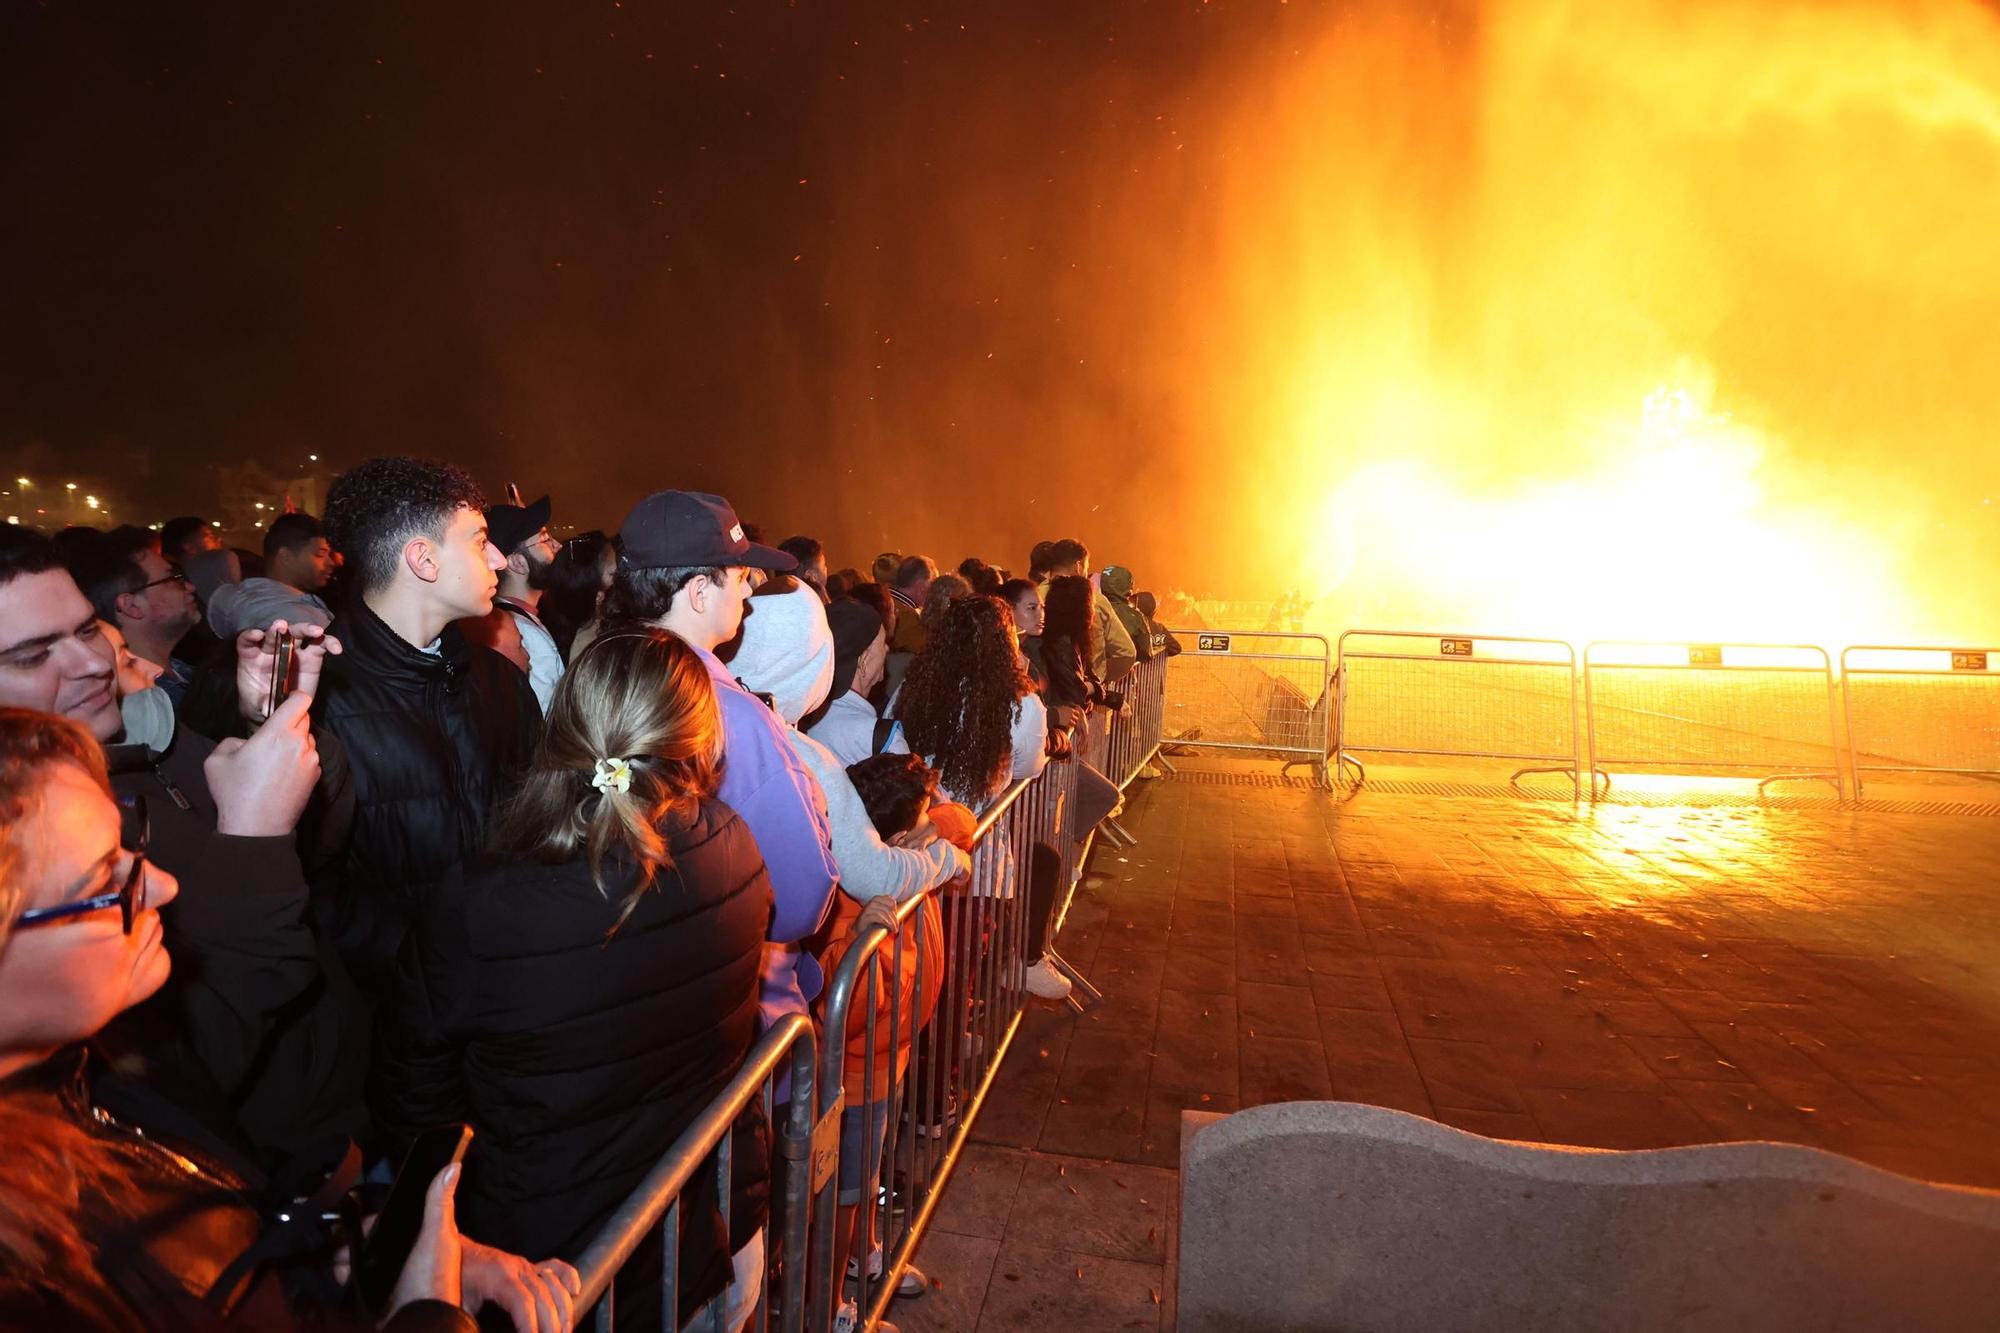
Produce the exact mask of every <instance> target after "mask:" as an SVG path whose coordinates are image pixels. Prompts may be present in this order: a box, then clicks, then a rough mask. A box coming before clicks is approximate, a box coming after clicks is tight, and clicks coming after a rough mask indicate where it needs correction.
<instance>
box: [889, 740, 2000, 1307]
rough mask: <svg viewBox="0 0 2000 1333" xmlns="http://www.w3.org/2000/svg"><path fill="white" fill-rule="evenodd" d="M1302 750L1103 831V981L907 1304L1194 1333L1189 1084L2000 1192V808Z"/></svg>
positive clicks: (1151, 793)
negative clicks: (1736, 1149) (1187, 1302)
mask: <svg viewBox="0 0 2000 1333" xmlns="http://www.w3.org/2000/svg"><path fill="white" fill-rule="evenodd" d="M1274 773H1275V765H1272V764H1252V763H1234V764H1229V763H1220V762H1212V761H1203V760H1194V761H1190V762H1187V763H1185V764H1183V766H1182V774H1181V775H1180V776H1178V777H1175V778H1170V779H1166V780H1162V781H1155V782H1149V783H1143V784H1137V785H1135V789H1134V792H1133V793H1132V796H1131V799H1130V803H1129V811H1128V816H1127V819H1126V821H1125V822H1126V826H1127V827H1128V828H1129V829H1130V830H1131V831H1132V832H1133V833H1134V834H1136V835H1137V836H1138V837H1139V839H1140V844H1139V846H1138V847H1136V848H1133V849H1131V850H1128V851H1124V852H1116V851H1112V850H1110V849H1108V848H1106V849H1102V850H1100V851H1099V852H1098V853H1097V854H1096V859H1095V861H1094V862H1093V870H1094V871H1095V872H1096V873H1094V874H1093V876H1092V877H1091V878H1090V879H1089V880H1088V881H1087V882H1086V885H1085V887H1084V888H1083V889H1082V890H1081V891H1080V892H1079V894H1078V896H1077V899H1076V902H1075V905H1074V907H1073V908H1072V910H1071V913H1070V916H1069V919H1068V922H1067V924H1066V926H1065V928H1064V930H1063V933H1062V936H1061V938H1060V942H1059V948H1060V949H1061V950H1062V952H1063V953H1064V955H1065V956H1066V957H1067V958H1069V960H1070V961H1071V962H1072V963H1073V964H1075V965H1076V966H1077V967H1079V968H1080V969H1081V970H1082V971H1083V972H1084V973H1085V974H1086V975H1088V976H1089V977H1091V979H1092V980H1093V981H1094V982H1095V983H1096V984H1097V985H1098V986H1099V987H1100V988H1101V989H1103V990H1104V991H1105V992H1106V995H1107V1000H1106V1002H1105V1004H1104V1005H1103V1006H1102V1007H1101V1008H1099V1009H1097V1010H1096V1011H1095V1012H1093V1013H1091V1014H1088V1015H1085V1016H1082V1017H1078V1016H1076V1015H1074V1014H1073V1013H1072V1012H1071V1011H1069V1010H1068V1009H1066V1008H1057V1007H1055V1006H1052V1005H1046V1004H1041V1003H1036V1004H1034V1005H1032V1006H1031V1008H1030V1011H1029V1013H1028V1015H1027V1016H1026V1018H1025V1019H1024V1020H1023V1023H1022V1027H1021V1031H1020V1033H1019V1035H1018V1037H1017V1038H1016V1041H1015V1043H1014V1046H1013V1048H1012V1050H1011V1051H1010V1053H1009V1056H1008V1059H1007V1062H1006V1065H1005V1066H1004V1067H1003V1069H1002V1072H1001V1074H1000V1076H999V1079H998V1081H997V1082H996V1084H995V1087H994V1089H993V1093H992V1095H991V1097H990V1098H989V1099H988V1101H987V1104H986V1106H985V1107H984V1109H983V1111H982V1113H981V1115H980V1116H979V1119H978V1121H977V1123H976V1124H975V1126H974V1129H973V1139H974V1142H973V1143H972V1144H970V1145H969V1146H968V1150H967V1155H966V1157H965V1159H964V1162H963V1164H962V1166H961V1171H960V1175H959V1177H958V1179H957V1180H956V1181H955V1183H954V1184H953V1185H952V1187H951V1190H950V1192H949V1195H948V1197H947V1199H946V1201H945V1203H944V1206H943V1210H942V1211H941V1213H940V1215H939V1217H938V1218H937V1220H936V1222H935V1224H934V1226H933V1228H932V1234H931V1235H930V1236H929V1237H928V1238H927V1240H926V1242H925V1246H924V1251H923V1254H922V1255H921V1256H920V1259H919V1262H920V1263H921V1264H922V1265H923V1266H924V1267H925V1268H926V1269H927V1271H929V1272H930V1273H931V1275H932V1276H933V1277H934V1278H936V1279H937V1281H938V1283H939V1284H940V1285H939V1287H938V1288H937V1289H936V1290H934V1291H933V1292H932V1294H931V1295H930V1296H929V1297H926V1298H925V1299H923V1300H920V1301H910V1302H900V1303H898V1305H897V1307H896V1308H895V1310H894V1311H893V1312H892V1315H891V1317H892V1318H893V1319H894V1320H895V1321H896V1322H897V1323H898V1324H899V1325H900V1326H901V1327H902V1328H904V1329H906V1330H912V1329H936V1330H944V1329H965V1330H971V1329H1016V1328H1030V1327H1059V1326H1060V1327H1069V1328H1073V1329H1078V1330H1094V1329H1100V1328H1103V1329H1113V1328H1145V1329H1155V1328H1171V1327H1172V1320H1173V1292H1172V1273H1171V1257H1172V1254H1173V1248H1172V1231H1173V1220H1174V1219H1173V1204H1174V1200H1175V1197H1176V1194H1177V1188H1178V1186H1177V1177H1176V1175H1175V1171H1174V1168H1175V1166H1176V1164H1177V1162H1178V1158H1179V1152H1180V1141H1179V1117H1180V1113H1181V1111H1182V1110H1183V1109H1195V1110H1201V1111H1223V1112H1226V1111H1232V1110H1237V1109H1240V1108H1242V1107H1248V1106H1254V1105H1259V1104H1261V1103H1265V1102H1272V1101H1286V1100H1294V1099H1301V1098H1337V1099H1343V1100H1351V1101H1361V1102H1369V1103H1374V1104H1377V1105H1383V1106H1393V1107H1398V1108H1401V1109H1403V1110H1407V1111H1412V1112H1415V1113H1417V1114H1420V1115H1425V1116H1431V1117H1434V1118H1436V1119H1438V1120H1441V1121H1444V1122H1445V1123H1447V1124H1452V1125H1456V1126H1458V1127H1460V1128H1463V1129H1467V1130H1472V1131H1474V1132H1477V1133H1481V1134H1488V1135H1493V1136H1496V1137H1505V1138H1515V1139H1524V1140H1531V1141H1538V1142H1548V1143H1565V1144H1580V1145H1587V1146H1593V1147H1604V1148H1652V1147H1665V1146H1670V1145H1675V1144H1687V1143H1705V1142H1721V1141H1729V1140H1738V1139H1776V1140H1781V1141H1785V1142H1792V1143H1803V1144H1809V1145H1812V1146H1815V1147H1820V1148H1825V1149H1828V1150H1830V1151H1833V1152H1838V1153H1842V1154H1845V1155H1847V1156H1850V1157H1854V1158H1857V1159H1859V1160H1861V1161H1864V1162H1868V1163H1871V1164H1873V1165H1876V1166H1880V1167H1883V1168H1886V1169H1888V1170H1892V1171H1898V1172H1902V1173H1904V1174H1907V1175H1911V1176H1917V1177H1921V1178H1925V1179H1931V1180H1940V1181H1950V1182H1955V1183H1961V1184H1974V1185H1982V1186H1988V1187H2000V817H1995V815H1993V814H1991V813H1986V814H1959V813H1947V814H1940V813H1919V812H1911V813H1900V812H1892V811H1885V810H1876V809H1868V810H1856V809H1843V808H1839V807H1837V806H1835V805H1833V804H1832V803H1830V802H1811V801H1804V802H1790V803H1787V802H1784V801H1776V802H1771V803H1767V804H1764V805H1758V804H1756V803H1754V802H1752V801H1749V800H1744V801H1739V802H1736V803H1733V804H1732V803H1727V802H1725V803H1720V804H1705V805H1698V806H1680V805H1672V804H1667V803H1664V802H1662V801H1658V800H1655V801H1653V802H1650V803H1639V802H1638V798H1633V802H1632V803H1626V802H1619V803H1603V804H1599V805H1597V806H1595V807H1592V806H1590V805H1589V804H1587V803H1586V804H1582V805H1578V804H1575V803H1572V802H1571V801H1569V800H1567V799H1564V800H1521V799H1508V798H1505V797H1501V796H1495V795H1487V794H1464V793H1479V792H1485V791H1487V790H1489V789H1488V788H1484V787H1480V786H1476V785H1472V784H1467V785H1465V786H1463V787H1461V788H1456V789H1455V788H1454V787H1453V785H1452V784H1451V783H1448V782H1445V783H1438V782H1431V783H1429V784H1416V783H1406V784H1402V786H1401V788H1400V789H1398V784H1396V783H1394V782H1392V781H1390V780H1389V779H1388V778H1387V777H1384V778H1383V779H1382V782H1381V786H1380V787H1378V788H1377V789H1376V790H1370V789H1369V788H1368V787H1363V788H1362V789H1361V790H1360V791H1359V792H1358V793H1354V794H1352V795H1349V796H1347V797H1346V799H1339V798H1336V797H1332V796H1328V795H1326V794H1323V793H1319V792H1316V791H1314V790H1312V789H1311V788H1309V787H1307V786H1305V785H1303V784H1300V783H1293V782H1288V781H1281V780H1279V779H1277V778H1276V777H1275V776H1274ZM1430 776H1432V777H1435V776H1436V775H1435V774H1432V775H1430ZM1419 787H1423V788H1425V789H1424V790H1418V788H1419ZM1872 794H1873V793H1872V791H1871V795H1872ZM1991 795H1992V794H1991V793H1988V799H1990V798H1991ZM1914 808H1915V807H1913V809H1914ZM1937 808H1942V809H1950V808H1954V807H1950V806H1939V807H1937ZM1964 808H1970V807H1964ZM1156 1300H1157V1302H1158V1303H1157V1304H1156V1303H1155V1302H1156Z"/></svg>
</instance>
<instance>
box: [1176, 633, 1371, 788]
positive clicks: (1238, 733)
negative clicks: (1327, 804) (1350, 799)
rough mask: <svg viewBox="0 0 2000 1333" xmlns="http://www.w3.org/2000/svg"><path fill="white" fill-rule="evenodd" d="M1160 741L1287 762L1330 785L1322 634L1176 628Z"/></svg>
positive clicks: (1328, 686)
mask: <svg viewBox="0 0 2000 1333" xmlns="http://www.w3.org/2000/svg"><path fill="white" fill-rule="evenodd" d="M1171 632H1172V633H1173V634H1174V635H1176V636H1177V637H1178V638H1179V639H1180V641H1181V644H1182V646H1183V648H1184V649H1185V650H1186V651H1184V652H1182V653H1181V654H1180V655H1179V656H1178V657H1174V658H1171V659H1169V662H1168V666H1167V686H1166V689H1165V703H1164V713H1165V716H1164V725H1163V728H1162V729H1163V732H1164V736H1163V739H1164V740H1165V742H1166V743H1167V744H1168V745H1170V746H1174V747H1182V746H1185V747H1189V748H1197V747H1198V748H1202V749H1211V750H1234V751H1249V752H1253V753H1258V754H1271V755H1277V756H1280V757H1286V756H1289V758H1288V759H1287V762H1286V765H1285V766H1286V767H1288V768H1289V767H1291V766H1292V765H1294V764H1306V765H1309V766H1311V767H1312V769H1313V771H1314V772H1315V774H1316V775H1317V776H1318V778H1319V781H1320V784H1321V785H1322V786H1331V785H1332V783H1331V781H1330V779H1329V777H1328V774H1327V757H1328V756H1329V755H1331V754H1332V753H1333V748H1334V746H1333V740H1334V737H1333V714H1334V706H1333V688H1332V685H1333V645H1332V644H1331V642H1329V641H1328V639H1327V637H1326V636H1325V635H1323V634H1294V633H1278V632H1275V631H1266V630H1217V629H1201V630H1195V629H1177V630H1173V631H1171Z"/></svg>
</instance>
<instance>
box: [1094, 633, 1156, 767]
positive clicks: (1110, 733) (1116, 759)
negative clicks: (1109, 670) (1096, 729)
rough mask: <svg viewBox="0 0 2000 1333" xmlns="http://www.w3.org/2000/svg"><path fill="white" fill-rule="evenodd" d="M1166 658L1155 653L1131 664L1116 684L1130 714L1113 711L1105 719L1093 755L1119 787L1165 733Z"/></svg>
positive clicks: (1143, 764) (1150, 758) (1148, 757)
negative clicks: (1099, 745) (1101, 738)
mask: <svg viewBox="0 0 2000 1333" xmlns="http://www.w3.org/2000/svg"><path fill="white" fill-rule="evenodd" d="M1167 660H1168V659H1167V656H1166V654H1164V653H1155V654H1154V655H1153V656H1152V657H1149V658H1147V659H1146V660H1145V661H1143V662H1141V663H1139V665H1137V666H1135V667H1133V668H1132V673H1131V674H1130V675H1128V676H1127V677H1126V678H1125V679H1124V681H1123V682H1122V683H1121V684H1120V686H1119V688H1121V689H1122V690H1124V692H1125V702H1126V704H1127V705H1129V708H1130V713H1131V715H1130V716H1129V717H1128V716H1126V715H1125V714H1124V713H1122V712H1121V713H1114V714H1112V715H1111V716H1110V717H1109V718H1108V719H1107V725H1106V729H1105V736H1104V745H1103V747H1102V749H1101V750H1100V751H1099V753H1098V756H1097V757H1098V758H1101V759H1102V760H1103V762H1102V763H1099V764H1098V765H1097V769H1098V771H1099V772H1100V773H1102V774H1104V776H1106V777H1107V778H1110V779H1111V780H1112V781H1113V782H1115V783H1117V784H1118V786H1119V788H1120V789H1121V790H1122V789H1123V788H1125V787H1128V786H1130V785H1131V784H1132V780H1133V779H1134V778H1136V777H1138V776H1139V773H1140V771H1141V770H1142V769H1144V768H1145V767H1146V765H1147V764H1149V763H1151V762H1152V761H1153V758H1154V756H1156V755H1157V754H1158V753H1159V750H1160V741H1161V739H1162V738H1163V737H1164V735H1165V733H1166V720H1167V715H1166V704H1167V697H1166V692H1167Z"/></svg>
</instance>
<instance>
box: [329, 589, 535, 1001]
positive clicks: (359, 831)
mask: <svg viewBox="0 0 2000 1333" xmlns="http://www.w3.org/2000/svg"><path fill="white" fill-rule="evenodd" d="M328 632H329V633H331V634H332V635H334V636H335V637H337V638H338V639H339V640H340V643H341V647H342V650H343V651H342V652H341V655H340V656H338V657H334V658H330V659H328V662H327V667H326V671H325V673H324V674H323V675H322V677H321V682H320V690H319V696H318V698H316V699H315V700H314V701H313V712H314V714H315V718H316V724H317V727H318V729H319V730H320V731H323V732H326V733H330V734H331V735H332V736H334V737H335V738H336V739H337V740H338V741H339V743H340V748H341V751H342V752H343V754H344V759H345V764H346V768H347V782H346V785H345V794H344V796H343V798H342V799H341V800H340V801H338V802H336V803H335V804H334V805H333V806H332V808H330V809H328V810H326V811H324V812H323V813H322V815H321V816H320V818H321V819H322V820H323V821H324V823H323V825H321V826H319V827H316V828H315V829H314V830H312V832H311V834H310V843H311V845H312V846H313V847H315V848H323V849H325V850H323V851H319V852H312V853H309V856H310V859H311V861H312V864H311V865H310V866H309V867H308V869H309V873H310V875H311V879H312V886H313V907H314V911H315V913H316V914H317V915H318V917H319V920H320V922H321V924H322V926H323V928H324V929H325V930H326V931H327V933H328V934H329V935H330V937H331V938H332V939H333V940H334V941H335V942H336V943H337V944H338V946H339V949H340V954H341V957H342V958H343V959H344V960H345V961H346V963H347V967H348V970H349V972H350V973H351V974H352V975H353V977H354V979H355V980H356V982H358V983H359V984H360V985H361V987H362V988H363V989H364V990H366V991H368V992H369V993H370V994H379V993H380V990H381V988H382V987H383V986H384V985H386V984H387V982H388V980H389V976H390V973H391V972H392V970H393V968H394V966H395V960H396V950H397V948H398V947H399V946H400V945H401V944H402V940H403V935H404V933H405V932H406V931H407V929H408V926H409V922H410V920H411V918H412V917H413V916H414V914H415V913H416V911H417V910H418V908H419V907H420V906H421V905H422V902H423V900H424V899H425V898H426V897H427V896H428V895H429V893H430V890H431V888H432V886H433V885H435V884H436V883H437V882H438V880H439V879H441V878H443V876H444V874H445V872H446V871H447V870H450V869H451V868H452V867H453V866H455V865H457V864H458V863H459V862H460V861H462V860H464V859H465V858H466V857H467V856H470V855H471V854H472V853H473V852H474V851H475V850H476V849H477V848H478V847H479V846H480V845H481V844H482V843H483V842H484V840H485V836H486V827H487V820H488V817H489V815H490V813H491V810H492V807H493V805H494V803H495V802H496V800H498V799H499V798H500V797H502V796H504V795H505V794H507V793H508V792H510V791H511V790H512V788H513V786H514V783H515V779H516V777H517V776H518V775H519V774H520V772H521V770H522V769H523V768H525V767H526V766H527V762H528V759H529V757H530V756H531V755H532V754H533V752H534V748H535V742H536V741H537V740H539V739H540V737H541V731H542V711H541V708H540V706H539V705H538V704H536V702H535V692H534V691H533V690H532V689H530V688H529V687H528V678H527V677H526V676H525V675H523V674H522V673H521V672H520V670H519V669H518V668H516V667H515V666H514V664H513V663H511V662H509V661H508V660H507V659H506V658H504V657H502V656H500V655H499V654H498V653H495V652H493V651H491V650H490V649H486V648H477V647H474V646H472V645H471V644H468V643H467V642H466V640H465V636H464V635H463V634H461V633H460V632H459V629H458V627H457V626H456V625H451V626H447V627H446V629H445V631H444V635H443V637H442V639H441V640H440V641H439V651H437V652H436V653H426V652H423V651H422V650H420V649H417V648H413V647H411V646H410V645H409V644H407V643H405V642H404V641H403V640H402V639H401V638H400V637H398V636H397V634H396V632H395V631H394V630H392V629H390V628H389V627H388V626H387V625H385V624H384V623H383V622H382V619H381V617H379V616H377V615H376V614H375V613H374V612H373V611H371V610H369V609H368V605H367V603H366V602H364V601H363V600H362V599H361V598H359V597H356V598H354V599H353V600H352V601H351V602H350V603H349V605H348V608H347V609H346V610H345V611H343V612H342V613H341V615H340V616H339V618H338V619H336V620H335V621H334V623H333V625H332V626H331V628H330V629H329V631H328Z"/></svg>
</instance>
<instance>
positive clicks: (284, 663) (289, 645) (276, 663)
mask: <svg viewBox="0 0 2000 1333" xmlns="http://www.w3.org/2000/svg"><path fill="white" fill-rule="evenodd" d="M297 651H298V649H297V646H296V644H295V643H294V642H293V640H292V636H291V635H290V634H281V635H279V636H278V645H277V651H276V652H275V653H273V654H272V656H271V693H270V699H269V702H268V705H267V706H266V708H265V709H264V716H265V717H267V718H268V717H270V716H271V715H272V714H273V713H276V712H277V711H278V705H279V704H281V703H283V702H284V701H285V696H286V695H288V694H290V693H291V692H292V654H293V653H295V652H297Z"/></svg>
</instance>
